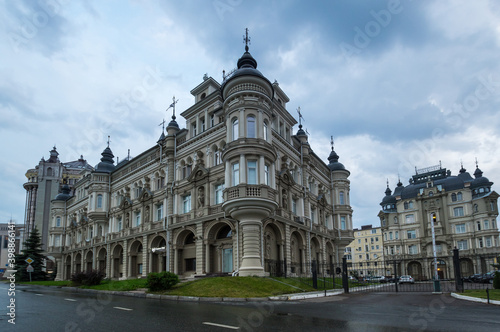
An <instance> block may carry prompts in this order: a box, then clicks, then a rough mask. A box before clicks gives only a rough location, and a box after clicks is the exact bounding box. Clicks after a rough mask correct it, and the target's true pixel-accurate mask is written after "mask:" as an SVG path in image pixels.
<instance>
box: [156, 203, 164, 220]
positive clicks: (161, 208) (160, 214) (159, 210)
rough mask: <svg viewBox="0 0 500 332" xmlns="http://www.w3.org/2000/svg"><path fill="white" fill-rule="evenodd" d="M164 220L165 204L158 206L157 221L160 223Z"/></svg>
mask: <svg viewBox="0 0 500 332" xmlns="http://www.w3.org/2000/svg"><path fill="white" fill-rule="evenodd" d="M162 219H163V203H162V204H157V205H156V220H157V221H160V220H162Z"/></svg>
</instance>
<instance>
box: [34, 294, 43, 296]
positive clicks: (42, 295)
mask: <svg viewBox="0 0 500 332" xmlns="http://www.w3.org/2000/svg"><path fill="white" fill-rule="evenodd" d="M35 295H38V296H43V294H35Z"/></svg>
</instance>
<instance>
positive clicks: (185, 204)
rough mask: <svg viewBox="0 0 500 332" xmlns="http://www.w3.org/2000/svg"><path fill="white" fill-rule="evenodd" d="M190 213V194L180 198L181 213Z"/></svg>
mask: <svg viewBox="0 0 500 332" xmlns="http://www.w3.org/2000/svg"><path fill="white" fill-rule="evenodd" d="M189 211H191V194H188V195H184V196H182V213H188V212H189Z"/></svg>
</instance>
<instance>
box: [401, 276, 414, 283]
mask: <svg viewBox="0 0 500 332" xmlns="http://www.w3.org/2000/svg"><path fill="white" fill-rule="evenodd" d="M399 283H400V284H405V283H407V284H414V283H415V280H413V277H412V276H401V277H400V278H399Z"/></svg>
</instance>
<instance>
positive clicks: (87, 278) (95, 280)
mask: <svg viewBox="0 0 500 332" xmlns="http://www.w3.org/2000/svg"><path fill="white" fill-rule="evenodd" d="M103 279H104V273H102V272H101V271H97V270H90V271H84V272H78V273H75V274H73V275H72V276H71V282H73V285H75V286H81V285H85V286H96V285H99V284H100V283H101V281H102V280H103Z"/></svg>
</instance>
